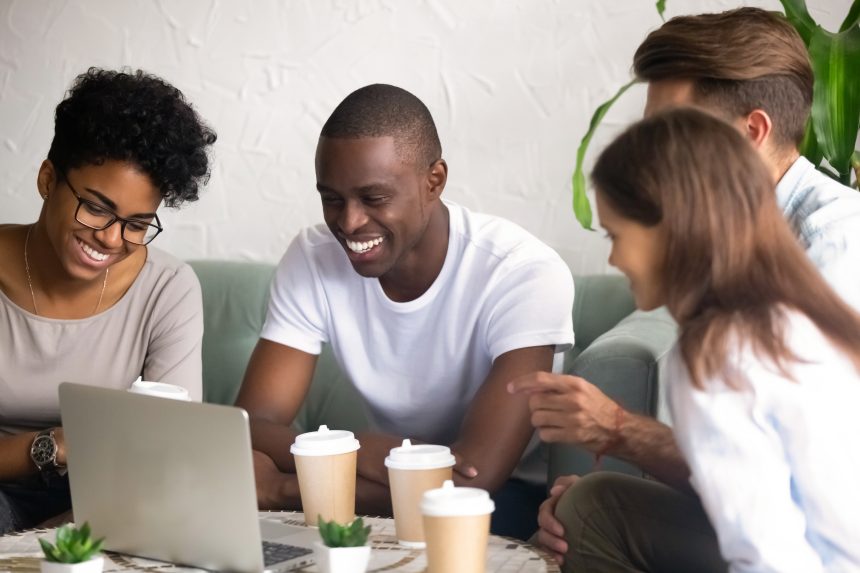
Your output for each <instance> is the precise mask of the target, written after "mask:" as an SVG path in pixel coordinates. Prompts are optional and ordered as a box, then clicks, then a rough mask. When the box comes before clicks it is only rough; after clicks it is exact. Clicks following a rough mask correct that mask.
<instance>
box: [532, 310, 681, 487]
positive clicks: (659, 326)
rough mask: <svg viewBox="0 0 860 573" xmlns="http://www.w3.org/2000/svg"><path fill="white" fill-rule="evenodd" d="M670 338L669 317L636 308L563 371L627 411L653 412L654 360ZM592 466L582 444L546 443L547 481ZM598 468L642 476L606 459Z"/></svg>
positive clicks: (656, 372)
mask: <svg viewBox="0 0 860 573" xmlns="http://www.w3.org/2000/svg"><path fill="white" fill-rule="evenodd" d="M676 337H677V326H676V324H675V321H674V320H672V318H671V316H669V313H668V312H667V311H666V310H665V309H664V308H660V309H657V310H654V311H650V312H642V311H636V312H634V313H632V314H631V315H629V316H628V317H627V318H625V319H624V320H622V321H621V322H619V323H618V324H617V325H616V326H615V327H614V328H612V329H611V330H609V331H608V332H606V333H604V334H603V335H601V336H600V337H598V338H597V339H596V340H595V341H594V342H593V343H591V344H590V345H589V346H588V348H586V349H585V350H584V351H583V352H582V353H581V354H580V355H579V356H577V357H576V359H575V360H573V361H572V363H570V365H569V367H567V368H566V373H567V374H572V375H574V376H580V377H582V378H585V379H586V380H588V381H589V382H591V383H592V384H594V385H595V386H597V387H598V388H599V389H600V390H601V391H602V392H603V393H604V394H606V395H607V396H609V397H610V398H612V399H613V400H615V401H616V402H618V403H619V404H621V405H622V406H623V407H624V408H625V409H627V410H629V411H631V412H636V413H640V414H647V415H650V416H656V413H657V404H658V394H659V368H658V362H659V360H660V359H661V358H662V357H663V356H664V355H665V354H666V353H667V352H668V351H669V350H670V349H671V348H672V346H673V345H674V343H675V339H676ZM593 469H594V455H593V454H592V453H590V452H588V451H587V450H585V449H584V448H580V447H577V446H573V445H569V444H550V446H549V471H548V476H547V478H548V483H549V484H552V483H553V481H555V478H556V477H558V476H560V475H566V474H579V475H583V474H586V473H589V472H590V471H592V470H593ZM601 469H603V470H610V471H618V472H623V473H626V474H631V475H637V476H641V475H643V474H642V472H641V471H640V470H639V469H638V468H636V467H634V466H632V465H630V464H627V463H625V462H622V461H620V460H617V459H614V458H612V457H607V458H605V459H604V460H603V461H602V462H601Z"/></svg>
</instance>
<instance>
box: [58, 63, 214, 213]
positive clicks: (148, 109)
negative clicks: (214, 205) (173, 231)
mask: <svg viewBox="0 0 860 573" xmlns="http://www.w3.org/2000/svg"><path fill="white" fill-rule="evenodd" d="M215 139H216V135H215V132H214V131H212V129H210V128H209V127H208V126H207V125H206V124H204V123H203V121H202V120H201V119H200V117H199V116H198V115H197V112H195V111H194V109H193V108H192V107H191V104H189V103H188V102H187V101H185V96H183V95H182V92H180V91H179V90H178V89H176V88H175V87H173V86H172V85H170V84H168V83H167V82H165V81H164V80H162V79H161V78H158V77H156V76H153V75H151V74H148V73H146V72H144V71H142V70H137V71H135V72H131V71H125V70H123V71H113V70H103V69H99V68H90V69H89V70H87V71H86V73H83V74H81V75H79V76H78V77H77V78H75V81H74V83H73V84H72V87H71V89H69V92H68V94H67V96H66V99H64V100H63V101H62V102H60V104H59V105H58V106H57V111H56V115H55V121H54V140H53V141H52V142H51V149H50V151H48V159H49V160H50V161H51V162H52V163H53V164H54V167H55V169H56V170H57V172H58V173H59V174H60V176H61V177H64V176H65V174H66V173H67V172H68V171H69V170H70V169H74V168H76V167H80V166H82V165H101V164H102V163H104V162H105V161H107V160H117V161H127V162H129V163H131V164H133V165H135V166H136V167H137V168H138V169H140V170H141V172H142V173H145V174H146V175H148V176H149V178H150V179H151V180H152V183H153V185H155V186H156V187H157V188H158V189H159V191H160V192H161V196H162V198H163V200H164V204H165V205H167V206H168V207H177V206H179V205H180V204H181V203H183V202H185V201H196V200H197V199H198V194H199V191H200V187H201V186H202V185H205V184H206V182H207V181H208V180H209V174H210V165H209V157H208V155H207V147H208V146H210V145H212V144H213V143H215Z"/></svg>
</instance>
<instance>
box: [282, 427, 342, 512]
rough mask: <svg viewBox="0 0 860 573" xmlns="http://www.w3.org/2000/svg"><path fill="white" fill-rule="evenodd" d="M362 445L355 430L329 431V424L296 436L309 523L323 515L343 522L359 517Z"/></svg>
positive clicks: (298, 469) (294, 448)
mask: <svg viewBox="0 0 860 573" xmlns="http://www.w3.org/2000/svg"><path fill="white" fill-rule="evenodd" d="M358 448H359V444H358V440H356V439H355V436H354V435H353V433H352V432H347V431H345V430H329V429H328V427H326V426H320V427H319V430H317V431H316V432H307V433H305V434H300V435H298V436H296V441H295V442H294V443H293V445H292V446H291V447H290V453H291V454H293V457H294V458H295V460H296V474H297V475H298V478H299V494H300V495H301V498H302V510H303V511H304V514H305V522H306V523H307V524H308V525H316V524H317V519H318V517H320V516H321V517H322V518H323V519H325V520H326V521H332V520H334V521H336V522H338V523H341V524H346V523H350V522H351V521H352V520H354V519H355V469H356V462H357V458H358Z"/></svg>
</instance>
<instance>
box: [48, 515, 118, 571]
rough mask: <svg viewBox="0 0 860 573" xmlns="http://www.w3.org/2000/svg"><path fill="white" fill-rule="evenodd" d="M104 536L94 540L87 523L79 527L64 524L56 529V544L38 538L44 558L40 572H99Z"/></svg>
mask: <svg viewBox="0 0 860 573" xmlns="http://www.w3.org/2000/svg"><path fill="white" fill-rule="evenodd" d="M103 542H104V537H102V538H101V539H97V540H94V539H93V538H92V535H91V532H90V525H89V523H84V524H83V525H82V526H81V527H80V528H77V527H75V526H74V525H73V524H66V525H63V526H62V527H60V528H59V529H57V544H56V545H53V544H52V543H51V542H50V541H46V540H44V539H39V544H40V545H41V546H42V551H44V552H45V559H43V560H42V573H101V571H102V569H103V568H104V557H102V556H101V555H100V552H101V550H102V543H103Z"/></svg>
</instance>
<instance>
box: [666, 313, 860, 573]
mask: <svg viewBox="0 0 860 573" xmlns="http://www.w3.org/2000/svg"><path fill="white" fill-rule="evenodd" d="M784 333H785V336H786V341H787V343H788V347H789V349H790V350H791V351H792V352H794V353H795V354H796V355H797V356H798V357H800V358H801V360H802V362H800V363H790V364H788V367H789V368H788V369H789V372H790V374H791V375H792V378H793V380H791V379H787V378H786V377H785V376H784V375H782V374H781V373H780V372H779V371H778V370H777V369H776V368H775V367H774V366H773V365H772V364H770V363H769V362H767V361H763V360H762V359H761V358H759V357H758V356H756V355H755V354H754V353H753V351H752V350H751V349H750V348H748V347H747V348H740V349H738V350H737V351H735V352H733V353H731V354H730V355H729V364H730V370H729V376H730V377H731V382H732V383H733V384H734V385H735V386H736V387H737V389H734V388H731V387H729V386H728V385H727V384H726V381H725V380H723V379H712V380H706V381H705V384H704V389H702V390H700V389H697V388H695V387H693V385H692V383H691V382H690V378H689V373H688V371H687V368H686V366H685V364H684V362H683V360H682V358H681V355H680V351H679V349H678V348H675V349H674V350H673V351H672V353H671V355H670V357H669V362H668V379H669V400H670V406H671V409H672V416H673V419H674V422H675V426H674V428H673V429H674V432H675V438H676V439H677V441H678V445H679V446H680V448H681V451H682V452H683V454H684V458H685V459H686V460H687V463H688V464H689V466H690V470H691V472H692V477H691V479H690V481H691V483H692V485H693V487H694V488H695V489H696V491H697V492H698V494H699V496H700V497H701V499H702V503H703V504H704V507H705V511H706V512H707V514H708V517H709V518H710V520H711V523H712V524H713V526H714V529H715V530H716V532H717V536H718V537H719V541H720V550H721V552H722V554H723V558H725V559H726V560H727V561H728V562H729V564H730V567H731V571H732V572H733V573H740V572H746V573H749V572H765V571H767V572H776V571H780V572H782V571H802V572H803V573H816V572H821V571H826V572H829V573H836V572H840V573H842V572H848V571H855V572H856V571H860V485H858V476H860V447H858V445H857V439H858V436H860V416H858V415H857V404H860V374H858V372H857V370H856V369H855V367H854V364H853V363H852V362H851V361H850V360H849V359H848V358H847V357H846V356H845V355H844V354H843V353H842V352H840V351H839V350H838V349H836V348H834V347H833V345H832V343H830V342H829V341H828V340H827V339H826V338H825V337H824V336H823V335H822V334H821V332H820V331H819V330H818V328H816V327H815V325H814V324H813V323H812V322H811V321H810V320H809V319H808V318H806V317H805V316H804V315H801V314H799V313H797V312H789V313H787V320H786V324H785V328H784Z"/></svg>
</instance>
